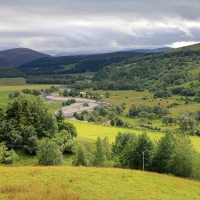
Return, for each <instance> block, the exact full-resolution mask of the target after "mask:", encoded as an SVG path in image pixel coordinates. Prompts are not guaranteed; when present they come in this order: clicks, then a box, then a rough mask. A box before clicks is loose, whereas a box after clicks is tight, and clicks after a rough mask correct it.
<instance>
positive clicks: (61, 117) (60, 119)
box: [56, 109, 65, 122]
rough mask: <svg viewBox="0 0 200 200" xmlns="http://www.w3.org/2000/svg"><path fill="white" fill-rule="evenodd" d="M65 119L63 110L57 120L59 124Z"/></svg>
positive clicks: (60, 110) (59, 112)
mask: <svg viewBox="0 0 200 200" xmlns="http://www.w3.org/2000/svg"><path fill="white" fill-rule="evenodd" d="M64 119H65V116H64V113H63V111H62V109H59V110H58V112H57V114H56V120H57V122H62V121H63V120H64Z"/></svg>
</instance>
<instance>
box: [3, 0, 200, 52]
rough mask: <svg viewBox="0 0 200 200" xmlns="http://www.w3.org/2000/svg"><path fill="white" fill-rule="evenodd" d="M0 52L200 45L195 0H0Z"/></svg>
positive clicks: (199, 16)
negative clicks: (12, 50) (19, 48)
mask: <svg viewBox="0 0 200 200" xmlns="http://www.w3.org/2000/svg"><path fill="white" fill-rule="evenodd" d="M0 5H1V6H0V19H1V21H0V50H3V49H9V48H15V47H26V48H31V49H34V50H37V51H50V50H54V51H56V52H110V51H118V50H123V49H137V48H146V47H164V46H170V47H179V46H184V45H188V44H193V43H197V42H200V0H168V1H166V0H0Z"/></svg>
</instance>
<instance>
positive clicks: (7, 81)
mask: <svg viewBox="0 0 200 200" xmlns="http://www.w3.org/2000/svg"><path fill="white" fill-rule="evenodd" d="M25 84H26V79H25V78H21V77H20V78H0V86H2V85H13V86H15V85H25Z"/></svg>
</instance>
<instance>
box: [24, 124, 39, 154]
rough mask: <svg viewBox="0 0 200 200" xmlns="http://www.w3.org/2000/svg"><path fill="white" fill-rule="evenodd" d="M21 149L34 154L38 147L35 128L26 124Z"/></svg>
mask: <svg viewBox="0 0 200 200" xmlns="http://www.w3.org/2000/svg"><path fill="white" fill-rule="evenodd" d="M23 144H24V146H23V149H24V150H25V151H27V152H28V153H30V154H35V153H36V151H37V150H38V147H39V140H38V137H37V133H36V132H35V128H34V127H33V126H28V127H26V128H25V130H24V133H23Z"/></svg>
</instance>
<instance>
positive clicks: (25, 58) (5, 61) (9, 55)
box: [0, 48, 50, 67]
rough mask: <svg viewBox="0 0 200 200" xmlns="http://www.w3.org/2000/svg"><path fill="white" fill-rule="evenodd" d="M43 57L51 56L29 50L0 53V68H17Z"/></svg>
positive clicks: (19, 49)
mask: <svg viewBox="0 0 200 200" xmlns="http://www.w3.org/2000/svg"><path fill="white" fill-rule="evenodd" d="M43 57H50V56H49V55H47V54H43V53H40V52H37V51H33V50H31V49H27V48H16V49H9V50H4V51H0V66H12V67H16V66H19V65H22V64H24V63H26V62H30V61H32V60H35V59H39V58H43Z"/></svg>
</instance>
